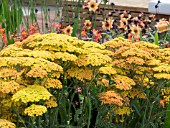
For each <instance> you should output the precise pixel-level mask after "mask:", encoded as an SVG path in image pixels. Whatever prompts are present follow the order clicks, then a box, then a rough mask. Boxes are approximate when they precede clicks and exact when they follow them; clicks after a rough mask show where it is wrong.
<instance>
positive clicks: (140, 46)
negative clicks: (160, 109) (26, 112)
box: [132, 41, 159, 49]
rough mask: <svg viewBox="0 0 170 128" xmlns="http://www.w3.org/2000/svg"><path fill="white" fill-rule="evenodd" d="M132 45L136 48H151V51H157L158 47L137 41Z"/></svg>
mask: <svg viewBox="0 0 170 128" xmlns="http://www.w3.org/2000/svg"><path fill="white" fill-rule="evenodd" d="M132 45H134V46H136V47H138V48H151V49H158V48H159V46H158V45H155V44H152V43H149V42H145V41H139V42H135V43H133V44H132Z"/></svg>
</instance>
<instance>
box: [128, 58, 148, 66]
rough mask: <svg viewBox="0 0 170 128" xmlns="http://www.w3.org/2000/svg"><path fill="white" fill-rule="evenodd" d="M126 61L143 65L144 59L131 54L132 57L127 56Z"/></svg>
mask: <svg viewBox="0 0 170 128" xmlns="http://www.w3.org/2000/svg"><path fill="white" fill-rule="evenodd" d="M126 62H127V63H129V64H137V65H143V64H144V63H145V61H144V60H143V59H142V58H139V57H136V56H132V57H127V58H126Z"/></svg>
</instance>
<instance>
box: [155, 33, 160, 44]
mask: <svg viewBox="0 0 170 128" xmlns="http://www.w3.org/2000/svg"><path fill="white" fill-rule="evenodd" d="M154 41H155V44H156V45H158V46H159V36H158V32H156V33H155V40H154Z"/></svg>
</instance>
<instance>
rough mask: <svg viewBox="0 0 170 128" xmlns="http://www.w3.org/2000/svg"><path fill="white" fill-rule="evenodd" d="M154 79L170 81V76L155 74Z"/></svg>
mask: <svg viewBox="0 0 170 128" xmlns="http://www.w3.org/2000/svg"><path fill="white" fill-rule="evenodd" d="M154 77H155V78H157V79H168V80H170V74H167V73H156V74H154Z"/></svg>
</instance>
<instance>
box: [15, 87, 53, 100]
mask: <svg viewBox="0 0 170 128" xmlns="http://www.w3.org/2000/svg"><path fill="white" fill-rule="evenodd" d="M51 96H52V95H51V94H50V93H49V92H48V91H47V89H45V88H44V87H43V86H40V85H29V86H28V87H26V88H23V89H21V90H19V91H18V92H16V93H15V94H14V95H13V96H12V100H13V101H15V102H17V101H21V102H23V103H28V102H38V101H40V100H49V98H50V97H51Z"/></svg>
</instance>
